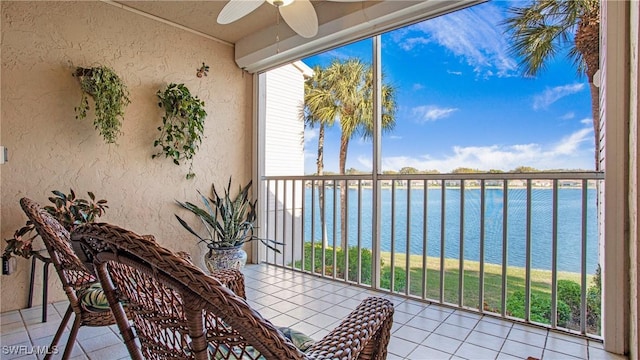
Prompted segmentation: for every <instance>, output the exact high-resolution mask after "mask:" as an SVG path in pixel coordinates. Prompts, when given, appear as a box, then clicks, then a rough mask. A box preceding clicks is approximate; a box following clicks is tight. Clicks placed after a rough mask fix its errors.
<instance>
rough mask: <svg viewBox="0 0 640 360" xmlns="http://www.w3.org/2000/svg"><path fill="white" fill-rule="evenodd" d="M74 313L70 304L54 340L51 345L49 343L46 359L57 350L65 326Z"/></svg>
mask: <svg viewBox="0 0 640 360" xmlns="http://www.w3.org/2000/svg"><path fill="white" fill-rule="evenodd" d="M72 313H73V309H71V305H69V307H67V312H65V313H64V317H63V318H62V322H60V326H59V327H58V330H57V331H56V334H55V336H54V337H53V341H51V345H49V349H48V351H47V355H46V356H45V357H44V358H45V359H49V358H50V357H51V355H52V352H53V351H54V350H55V347H56V345H58V341H60V337H61V336H62V333H63V332H64V328H65V326H67V323H68V322H69V319H70V318H71V314H72Z"/></svg>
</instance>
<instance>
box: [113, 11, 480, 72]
mask: <svg viewBox="0 0 640 360" xmlns="http://www.w3.org/2000/svg"><path fill="white" fill-rule="evenodd" d="M481 1H482V0H424V1H417V0H412V1H403V0H384V1H372V0H365V1H355V2H337V1H326V0H322V1H319V0H312V3H313V6H314V7H315V9H316V13H317V14H318V25H319V31H318V35H316V36H315V37H314V38H311V39H305V38H302V37H300V36H298V35H296V34H295V33H294V32H293V31H292V30H291V29H290V28H289V27H288V26H287V25H286V23H284V21H282V19H281V20H280V25H279V26H276V21H277V9H276V8H275V7H274V6H271V5H269V4H268V3H266V2H265V3H264V4H263V5H261V6H260V7H259V8H258V9H256V10H255V11H253V12H252V13H250V14H249V15H247V16H245V17H243V18H242V19H240V20H237V21H235V22H233V23H231V24H228V25H219V24H217V23H216V18H217V17H218V14H219V13H220V11H221V10H222V8H223V7H224V5H225V4H226V2H227V1H182V0H177V1H116V2H113V3H112V4H114V5H118V6H122V7H123V8H125V9H127V10H131V11H135V12H139V13H143V14H145V15H150V16H152V17H154V18H159V19H162V20H164V21H167V22H169V23H173V24H177V25H179V26H182V27H185V28H188V29H190V30H194V31H196V32H199V33H202V34H206V35H208V36H210V37H213V38H215V39H218V40H220V41H222V42H225V43H228V44H230V45H233V46H235V53H236V56H235V57H236V62H237V63H238V66H240V67H241V68H243V69H246V70H247V71H250V72H256V71H262V70H265V69H268V68H270V67H273V66H277V65H279V64H283V63H286V62H290V61H293V60H298V59H300V58H301V57H303V56H308V55H310V54H312V53H316V52H319V51H323V50H326V49H329V48H331V47H335V46H337V45H341V44H345V43H347V42H350V41H354V40H358V39H360V38H364V37H368V36H371V35H373V34H376V33H381V32H383V31H386V30H389V29H392V28H395V27H398V26H400V25H402V24H408V23H412V22H416V21H420V20H424V19H427V18H431V17H434V16H438V15H440V14H444V13H447V12H451V11H454V10H456V9H460V8H463V7H467V6H470V5H473V4H476V3H479V2H481ZM276 37H278V38H279V42H277V43H276Z"/></svg>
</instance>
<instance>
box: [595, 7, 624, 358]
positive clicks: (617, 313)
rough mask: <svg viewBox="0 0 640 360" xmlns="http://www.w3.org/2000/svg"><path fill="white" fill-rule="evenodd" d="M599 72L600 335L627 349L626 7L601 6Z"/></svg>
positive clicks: (609, 345)
mask: <svg viewBox="0 0 640 360" xmlns="http://www.w3.org/2000/svg"><path fill="white" fill-rule="evenodd" d="M601 20H602V21H601V25H600V29H601V31H600V33H601V46H602V47H601V50H600V54H601V56H600V68H601V72H602V77H603V79H604V81H603V82H602V83H603V86H602V88H601V89H602V90H601V94H600V96H601V100H600V103H601V105H602V106H601V114H602V116H603V118H602V121H603V122H604V141H605V144H604V148H605V151H604V153H603V156H604V171H605V197H604V216H605V219H604V221H605V229H604V264H603V272H602V275H603V276H602V281H603V304H602V315H603V316H602V332H603V335H604V347H605V350H607V351H610V352H614V353H618V354H624V353H626V352H627V351H628V350H629V252H628V251H629V233H628V226H627V225H628V215H629V212H628V194H629V182H628V175H629V172H628V165H629V157H628V151H629V147H628V146H629V137H628V134H629V132H628V131H629V63H628V61H629V58H628V54H629V3H628V2H626V1H602V2H601Z"/></svg>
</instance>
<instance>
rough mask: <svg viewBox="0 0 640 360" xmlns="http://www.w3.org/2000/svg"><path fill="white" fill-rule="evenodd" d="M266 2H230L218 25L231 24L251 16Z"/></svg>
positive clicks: (224, 9) (244, 0) (247, 0)
mask: <svg viewBox="0 0 640 360" xmlns="http://www.w3.org/2000/svg"><path fill="white" fill-rule="evenodd" d="M264 1H265V0H230V1H229V2H228V3H227V4H226V5H225V6H224V8H222V11H220V14H218V20H217V21H218V24H223V25H224V24H229V23H232V22H234V21H236V20H238V19H240V18H241V17H243V16H245V15H247V14H249V13H250V12H252V11H253V10H255V9H257V8H258V7H260V5H262V4H263V3H264Z"/></svg>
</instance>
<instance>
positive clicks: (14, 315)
mask: <svg viewBox="0 0 640 360" xmlns="http://www.w3.org/2000/svg"><path fill="white" fill-rule="evenodd" d="M244 274H245V277H246V288H247V298H248V300H249V303H250V304H251V305H252V307H254V309H256V310H258V311H259V312H260V313H261V314H262V315H263V316H264V317H265V318H267V319H270V320H271V321H272V322H273V323H274V324H276V325H281V326H291V327H293V328H295V329H298V330H300V331H303V332H305V333H307V334H309V335H311V336H312V337H313V338H316V339H320V338H322V337H323V336H324V335H325V334H327V332H328V331H329V330H330V329H332V328H333V327H334V326H336V325H337V324H338V323H339V321H340V320H341V319H342V318H343V317H344V316H346V315H347V314H348V313H349V312H351V310H353V309H354V308H355V307H356V306H357V305H358V304H359V303H360V301H361V300H362V299H364V298H366V297H368V296H372V295H376V293H374V292H372V291H369V290H366V289H362V288H359V287H355V286H350V285H345V284H343V283H339V282H333V281H330V280H324V279H319V278H317V277H314V276H310V275H305V274H300V273H296V272H292V271H289V270H284V269H280V268H276V267H273V266H268V265H248V266H247V268H246V269H245V270H244ZM378 295H380V294H378ZM382 296H385V295H382ZM386 297H388V298H390V299H391V300H392V301H393V303H394V305H395V310H396V311H395V314H394V321H393V322H394V324H393V328H392V336H391V341H390V343H389V348H388V350H389V355H388V359H390V360H393V359H473V360H476V359H526V358H527V357H529V356H532V357H536V358H541V359H545V360H546V359H563V360H570V359H625V357H621V356H617V355H613V354H610V353H607V352H605V351H604V350H603V349H602V344H601V343H599V342H597V341H591V340H585V339H582V338H578V337H573V336H569V335H565V334H560V333H556V332H551V331H547V330H544V329H540V328H535V327H528V326H524V325H521V324H514V323H512V322H508V321H504V320H501V319H496V318H493V317H489V316H481V315H477V314H473V313H469V312H465V311H460V310H453V309H450V308H446V307H441V306H438V305H430V304H425V303H421V302H418V301H414V300H405V299H404V298H402V297H389V296H386ZM66 308H67V302H64V301H63V302H58V303H54V304H49V318H48V322H46V323H42V322H40V321H41V318H40V317H41V309H42V308H41V307H33V308H31V309H24V310H20V311H11V312H7V313H3V314H2V315H1V317H0V330H1V339H2V340H1V342H2V353H1V354H0V358H2V359H36V358H42V357H44V356H40V355H36V354H34V353H31V354H28V353H27V352H28V351H31V349H32V348H34V347H35V349H37V347H38V346H40V347H44V346H46V345H49V343H50V342H51V339H52V338H53V334H55V331H56V329H57V327H58V325H59V324H60V321H61V318H62V315H63V314H64V312H65V310H66ZM71 323H72V321H70V322H69V325H68V327H70V324H71ZM67 336H68V332H67V333H66V334H65V335H63V338H62V340H61V341H60V344H59V346H60V354H59V355H58V356H57V358H61V356H62V355H61V353H62V351H63V347H64V345H65V344H66V339H67ZM11 345H16V346H17V347H11ZM16 350H18V351H17V352H19V353H16ZM72 358H73V359H110V360H111V359H128V358H129V356H128V354H127V351H126V348H125V347H124V345H123V344H122V343H121V341H120V339H119V335H118V329H117V327H116V326H115V325H114V326H111V327H102V328H89V327H81V328H80V331H79V332H78V339H77V341H76V345H75V347H74V350H73V353H72Z"/></svg>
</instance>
